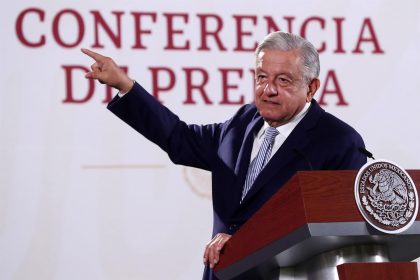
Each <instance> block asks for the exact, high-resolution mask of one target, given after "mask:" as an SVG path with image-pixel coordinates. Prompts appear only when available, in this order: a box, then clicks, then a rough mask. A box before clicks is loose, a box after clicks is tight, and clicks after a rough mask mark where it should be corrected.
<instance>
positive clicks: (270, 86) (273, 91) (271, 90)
mask: <svg viewBox="0 0 420 280" xmlns="http://www.w3.org/2000/svg"><path fill="white" fill-rule="evenodd" d="M264 93H265V94H267V95H268V96H273V95H277V88H276V86H275V85H274V83H273V82H267V84H266V85H265V87H264Z"/></svg>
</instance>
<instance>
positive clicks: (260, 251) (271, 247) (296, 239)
mask: <svg viewBox="0 0 420 280" xmlns="http://www.w3.org/2000/svg"><path fill="white" fill-rule="evenodd" d="M407 172H408V173H409V174H410V176H411V177H412V179H413V181H414V183H415V185H416V186H417V190H418V192H419V186H420V170H411V171H410V170H407ZM356 174H357V171H301V172H298V173H297V174H295V175H294V176H293V177H292V178H291V179H290V180H289V181H288V182H287V183H286V184H285V185H284V186H283V187H282V188H281V189H280V190H279V191H278V192H277V193H276V194H275V195H274V196H273V197H272V198H271V199H270V200H269V201H268V202H267V203H266V204H265V205H264V206H263V207H261V209H260V210H259V211H258V212H257V213H255V214H254V216H252V217H251V219H250V220H249V221H248V222H247V223H245V224H244V225H243V226H242V227H241V228H240V229H239V230H238V231H237V232H236V233H235V234H234V235H233V236H232V238H231V239H230V240H229V241H228V243H226V246H225V248H224V250H223V252H222V254H221V257H220V261H219V263H218V264H217V266H216V267H215V273H216V275H217V277H218V278H220V279H223V280H224V279H270V280H271V279H322V280H324V279H341V280H343V279H346V280H348V279H418V274H417V266H416V265H417V264H416V263H410V261H412V260H414V259H416V258H417V257H419V256H420V221H419V220H420V217H419V215H418V216H417V217H416V221H415V222H414V224H413V225H412V226H411V227H410V228H409V229H408V230H406V231H405V232H403V233H400V234H396V235H394V234H385V233H382V232H379V231H378V230H376V229H374V228H373V227H372V226H370V225H369V224H368V223H367V222H365V220H364V219H363V217H362V215H361V214H360V212H359V210H358V208H357V205H356V202H355V199H354V181H355V178H356ZM375 263H378V264H379V265H378V264H375ZM338 265H339V268H338V270H337V266H338ZM338 271H339V272H338ZM355 271H357V272H355ZM355 273H357V275H355ZM352 275H353V278H351V277H352ZM364 275H365V276H366V277H367V278H364V277H365V276H364ZM372 275H376V276H378V277H380V278H372V277H371V276H372ZM379 275H381V276H379ZM383 275H386V276H387V277H386V278H382V276H383ZM395 275H397V278H395V277H394V276H395Z"/></svg>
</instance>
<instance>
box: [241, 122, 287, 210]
mask: <svg viewBox="0 0 420 280" xmlns="http://www.w3.org/2000/svg"><path fill="white" fill-rule="evenodd" d="M278 134H279V132H278V130H277V129H275V128H274V127H269V128H267V129H266V131H265V136H264V141H263V143H262V145H261V147H260V150H259V151H258V154H257V156H256V157H255V158H254V160H252V162H251V164H250V165H249V167H248V173H247V174H246V179H245V185H244V189H243V191H242V198H241V202H242V200H244V198H245V196H246V194H247V193H248V191H249V190H250V189H251V187H252V184H253V183H254V181H255V179H256V178H257V176H258V174H259V173H260V172H261V170H262V169H263V168H264V166H265V165H266V164H267V162H268V160H269V159H270V155H271V150H272V149H273V144H274V139H275V138H276V136H277V135H278Z"/></svg>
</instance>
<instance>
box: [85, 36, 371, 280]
mask: <svg viewBox="0 0 420 280" xmlns="http://www.w3.org/2000/svg"><path fill="white" fill-rule="evenodd" d="M82 51H83V52H84V53H85V54H87V55H89V56H90V57H92V58H93V59H94V60H95V61H96V62H95V63H94V64H93V65H92V71H91V72H89V73H87V74H86V78H89V79H97V80H100V81H101V82H104V83H106V84H108V85H110V86H113V87H115V88H117V89H118V90H120V92H119V94H118V96H116V97H115V98H114V99H113V100H112V101H111V102H110V104H109V105H108V108H109V109H110V110H111V111H112V112H113V113H114V114H116V115H117V116H118V117H119V118H121V119H122V120H123V121H124V122H126V123H127V124H129V125H130V126H131V127H133V128H134V129H135V130H137V131H138V132H139V133H141V134H142V135H144V136H145V137H146V138H148V139H149V140H151V141H152V142H154V143H156V144H157V145H159V146H160V147H161V148H162V149H163V150H164V151H166V152H167V153H168V155H169V157H170V158H171V160H172V161H173V162H174V163H176V164H183V165H188V166H193V167H197V168H202V169H206V170H209V171H211V172H212V195H213V213H214V221H213V234H212V240H211V241H210V242H209V243H208V244H207V246H206V248H205V252H204V263H205V265H206V269H205V272H204V279H216V277H215V276H214V275H213V273H212V269H213V267H214V266H215V265H216V264H217V262H218V260H219V255H220V251H221V250H222V248H223V246H224V245H225V243H226V242H227V241H228V240H229V238H230V236H231V235H232V234H233V233H235V231H236V230H237V229H238V228H239V227H240V226H241V225H242V224H243V223H245V222H246V221H247V220H248V219H249V218H250V217H251V216H252V215H253V214H254V213H255V212H256V211H257V210H258V209H259V208H260V207H261V206H262V205H263V204H264V203H265V202H266V201H267V200H268V199H269V198H270V197H271V196H272V195H273V194H274V193H275V192H276V191H278V189H279V188H280V187H281V186H282V185H283V184H284V183H285V182H286V181H287V180H288V179H289V178H290V177H291V176H292V175H293V174H295V173H296V171H298V170H312V169H315V170H321V169H358V168H360V167H361V166H362V165H363V164H364V163H365V162H366V156H365V155H364V154H362V153H360V152H359V149H360V148H364V143H363V140H362V138H361V136H360V135H359V134H358V133H357V132H356V131H355V130H354V129H353V128H352V127H350V126H349V125H347V124H346V123H344V122H343V121H341V120H339V119H337V118H336V117H334V116H332V115H330V114H328V113H326V112H325V111H324V110H323V109H321V108H320V106H319V105H318V103H317V102H316V101H315V100H314V99H313V96H314V94H315V92H316V91H317V90H318V88H319V86H320V82H319V79H318V75H319V69H320V66H319V57H318V53H317V51H316V50H315V48H314V47H313V45H312V44H311V43H310V42H308V41H306V40H305V39H303V38H301V37H299V36H297V35H293V34H289V33H284V32H274V33H271V34H269V35H268V36H267V37H265V38H264V40H263V41H262V42H261V43H260V45H259V46H258V48H257V50H256V52H255V58H256V65H255V80H256V83H255V104H248V105H245V106H243V107H242V108H240V109H239V111H238V112H236V114H235V115H234V116H233V117H232V118H231V119H229V120H228V121H226V122H224V123H219V124H211V125H187V124H186V123H184V122H182V121H181V120H180V119H179V118H178V117H177V116H176V115H175V114H174V113H172V112H171V111H170V110H168V109H167V108H165V107H164V106H163V105H161V104H160V103H159V102H157V101H156V100H155V99H154V98H153V97H152V96H151V95H150V94H148V92H147V91H146V90H144V89H143V88H142V87H141V86H140V85H139V84H137V83H136V82H134V81H133V80H131V79H130V78H129V77H128V76H127V75H126V74H125V73H124V72H123V71H122V70H120V69H119V68H118V66H117V65H116V64H115V63H114V62H113V60H112V59H110V58H107V57H104V56H102V55H99V54H97V53H94V52H92V51H89V50H86V49H83V50H82ZM273 222H275V221H273Z"/></svg>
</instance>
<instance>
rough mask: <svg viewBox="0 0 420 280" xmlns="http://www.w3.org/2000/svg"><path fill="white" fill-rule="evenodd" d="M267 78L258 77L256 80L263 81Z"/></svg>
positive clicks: (263, 76)
mask: <svg viewBox="0 0 420 280" xmlns="http://www.w3.org/2000/svg"><path fill="white" fill-rule="evenodd" d="M266 78H267V77H266V76H265V75H258V76H257V80H258V81H264V80H265V79H266Z"/></svg>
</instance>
